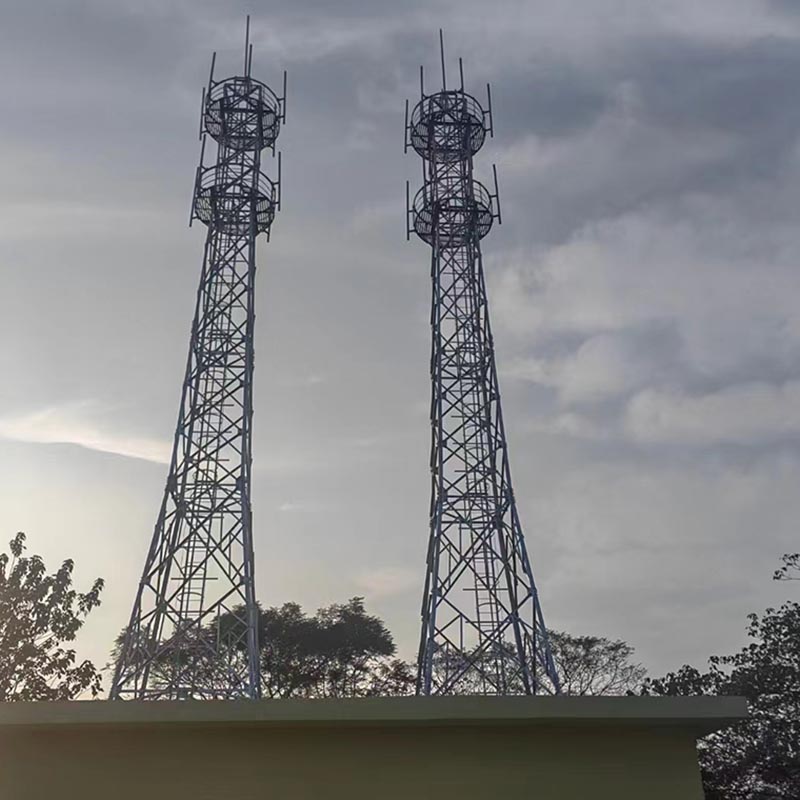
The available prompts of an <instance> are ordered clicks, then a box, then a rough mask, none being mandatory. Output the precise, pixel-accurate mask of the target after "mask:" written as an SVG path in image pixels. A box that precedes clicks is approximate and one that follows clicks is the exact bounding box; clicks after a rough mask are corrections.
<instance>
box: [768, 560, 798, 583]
mask: <svg viewBox="0 0 800 800" xmlns="http://www.w3.org/2000/svg"><path fill="white" fill-rule="evenodd" d="M781 561H783V566H782V567H779V568H778V569H776V570H775V574H774V575H773V576H772V578H773V580H776V581H800V553H785V554H784V555H783V557H782V558H781Z"/></svg>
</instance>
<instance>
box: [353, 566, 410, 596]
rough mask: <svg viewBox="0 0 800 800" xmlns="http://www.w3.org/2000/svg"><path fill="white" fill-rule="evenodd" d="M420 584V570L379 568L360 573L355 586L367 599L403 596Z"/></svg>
mask: <svg viewBox="0 0 800 800" xmlns="http://www.w3.org/2000/svg"><path fill="white" fill-rule="evenodd" d="M419 582H420V570H418V569H411V568H409V567H379V568H377V569H371V570H367V571H365V572H362V573H361V574H360V575H358V577H357V578H356V584H357V586H358V587H359V588H361V589H363V590H364V591H365V592H366V593H367V595H368V596H369V597H391V596H393V595H397V594H404V593H405V592H407V591H409V589H412V588H414V587H417V586H418V585H419Z"/></svg>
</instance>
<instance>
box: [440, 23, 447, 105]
mask: <svg viewBox="0 0 800 800" xmlns="http://www.w3.org/2000/svg"><path fill="white" fill-rule="evenodd" d="M439 52H440V53H441V55H442V91H444V92H446V91H447V74H446V73H445V69H444V31H442V29H441V28H439Z"/></svg>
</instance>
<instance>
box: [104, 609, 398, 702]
mask: <svg viewBox="0 0 800 800" xmlns="http://www.w3.org/2000/svg"><path fill="white" fill-rule="evenodd" d="M258 627H259V634H258V635H259V646H260V649H261V652H260V659H261V686H262V692H263V695H264V696H265V697H307V698H314V697H369V696H378V695H397V694H410V693H411V692H412V690H413V686H414V675H413V674H412V669H411V667H410V666H409V665H408V664H406V663H405V662H404V661H401V660H399V659H397V658H394V655H395V650H396V648H395V644H394V640H393V639H392V635H391V633H389V631H388V630H387V628H386V626H385V625H384V623H383V622H382V621H381V620H380V619H379V618H378V617H375V616H371V615H370V614H367V612H366V609H365V607H364V600H363V598H361V597H354V598H352V599H351V600H349V601H348V602H347V603H342V604H339V603H336V604H333V605H331V606H328V607H326V608H321V609H319V610H318V611H317V612H316V614H314V615H313V616H308V615H307V614H305V612H304V611H303V610H302V608H301V607H300V606H299V605H298V604H297V603H285V604H284V605H282V606H280V607H277V608H267V609H261V608H259V620H258ZM124 636H125V632H124V631H123V632H122V633H121V634H120V635H119V637H118V638H117V641H116V644H115V648H114V651H113V652H112V655H111V658H112V663H113V662H116V661H117V659H118V658H119V656H120V654H121V645H122V641H123V639H124ZM182 638H183V643H182V646H181V650H180V651H179V652H176V649H175V648H174V647H171V646H170V644H169V642H168V641H166V642H162V643H161V645H160V646H159V648H157V649H159V650H161V651H162V652H163V654H164V655H163V658H161V659H158V660H156V663H154V664H152V665H151V670H150V680H151V681H153V682H155V683H156V684H158V683H159V682H160V683H161V684H162V685H167V684H169V683H170V682H171V679H173V678H174V677H175V674H176V672H181V673H184V674H185V672H186V671H187V670H188V671H190V672H191V673H192V675H193V676H194V679H195V680H196V681H197V682H198V683H199V684H202V685H204V686H211V687H214V686H217V685H218V686H219V687H220V688H222V687H227V685H228V681H229V675H230V669H229V668H230V666H231V665H233V664H235V665H236V666H237V671H238V672H241V669H242V668H243V666H244V664H243V662H244V659H245V657H246V649H247V637H246V614H245V611H244V608H243V607H239V608H234V609H232V610H231V611H229V612H228V613H227V614H224V615H223V616H222V617H220V618H219V619H218V620H215V621H213V622H211V623H209V624H208V625H206V626H205V627H203V628H201V629H199V630H198V631H196V632H195V633H194V634H193V635H192V636H190V637H187V636H186V635H184V636H183V637H182ZM155 649H156V648H154V646H153V644H152V643H150V642H147V641H142V642H140V643H138V645H137V647H136V649H135V652H139V653H141V655H142V657H144V655H145V653H147V652H151V651H153V650H155ZM134 657H135V655H134Z"/></svg>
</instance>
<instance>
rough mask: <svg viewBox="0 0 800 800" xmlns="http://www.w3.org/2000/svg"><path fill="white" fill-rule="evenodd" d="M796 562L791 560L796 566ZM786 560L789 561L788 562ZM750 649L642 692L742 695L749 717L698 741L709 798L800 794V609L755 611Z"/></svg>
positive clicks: (775, 798) (790, 605)
mask: <svg viewBox="0 0 800 800" xmlns="http://www.w3.org/2000/svg"><path fill="white" fill-rule="evenodd" d="M791 558H792V557H789V560H788V562H787V564H788V565H790V566H791V563H792V562H791ZM784 561H787V558H786V557H785V558H784ZM749 620H750V623H749V626H748V628H747V634H748V637H749V638H750V639H751V642H750V644H748V645H747V646H745V647H744V648H743V649H742V650H741V651H739V652H738V653H735V654H733V655H728V656H712V657H711V658H710V659H709V667H710V668H709V670H708V671H706V672H700V671H699V670H697V669H695V668H694V667H690V666H684V667H682V668H681V669H679V670H678V671H677V672H674V673H669V674H668V675H666V676H665V677H663V678H659V679H658V680H651V681H647V682H646V683H645V686H644V689H643V693H644V694H656V695H698V694H717V695H740V696H743V697H746V698H747V700H748V703H749V708H750V716H749V718H748V719H747V720H746V721H744V722H742V723H740V724H738V725H735V726H732V727H730V728H728V729H726V730H723V731H720V732H719V733H715V734H712V735H711V736H709V737H707V738H705V739H704V740H702V741H701V742H700V744H699V750H700V764H701V767H702V771H703V783H704V786H705V790H706V797H707V798H708V800H782V799H783V798H787V799H788V798H792V799H793V800H797V798H798V797H800V604H799V603H796V602H787V603H784V604H783V605H782V606H781V607H780V608H777V609H775V608H768V609H767V610H766V611H765V612H764V614H763V615H762V616H760V617H759V616H758V615H756V614H751V615H750V616H749Z"/></svg>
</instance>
